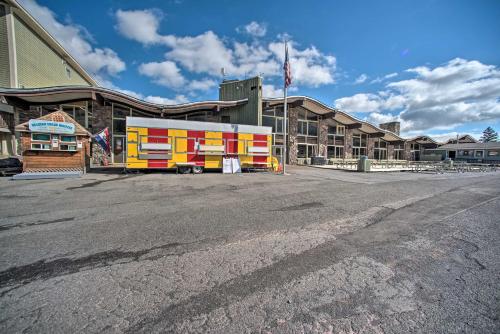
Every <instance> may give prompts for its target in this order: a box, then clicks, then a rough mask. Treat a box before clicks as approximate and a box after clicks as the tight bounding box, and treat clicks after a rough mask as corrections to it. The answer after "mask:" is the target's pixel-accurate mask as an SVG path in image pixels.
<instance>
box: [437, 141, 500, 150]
mask: <svg viewBox="0 0 500 334" xmlns="http://www.w3.org/2000/svg"><path fill="white" fill-rule="evenodd" d="M437 149H438V150H485V149H500V142H487V143H460V144H445V145H442V146H439V147H438V148H437Z"/></svg>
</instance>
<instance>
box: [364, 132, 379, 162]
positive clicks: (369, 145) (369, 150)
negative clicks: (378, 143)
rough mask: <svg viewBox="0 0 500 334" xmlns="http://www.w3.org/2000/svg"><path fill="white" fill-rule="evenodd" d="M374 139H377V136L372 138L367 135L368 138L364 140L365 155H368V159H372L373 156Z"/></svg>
mask: <svg viewBox="0 0 500 334" xmlns="http://www.w3.org/2000/svg"><path fill="white" fill-rule="evenodd" d="M375 140H377V138H373V137H371V136H370V135H368V140H367V141H366V155H367V156H368V159H373V157H374V151H375Z"/></svg>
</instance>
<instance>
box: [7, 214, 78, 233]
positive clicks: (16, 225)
mask: <svg viewBox="0 0 500 334" xmlns="http://www.w3.org/2000/svg"><path fill="white" fill-rule="evenodd" d="M75 218H76V217H68V218H60V219H54V220H47V221H37V222H35V223H19V224H13V225H4V226H0V232H1V231H7V230H10V229H12V228H23V227H30V226H38V225H49V224H55V223H62V222H69V221H73V220H75Z"/></svg>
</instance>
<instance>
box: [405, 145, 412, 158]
mask: <svg viewBox="0 0 500 334" xmlns="http://www.w3.org/2000/svg"><path fill="white" fill-rule="evenodd" d="M404 156H405V159H406V160H411V148H410V143H405V154H404Z"/></svg>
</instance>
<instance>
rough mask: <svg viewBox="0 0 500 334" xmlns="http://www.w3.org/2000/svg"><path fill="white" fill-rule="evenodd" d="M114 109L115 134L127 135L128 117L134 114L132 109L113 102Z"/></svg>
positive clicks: (113, 131)
mask: <svg viewBox="0 0 500 334" xmlns="http://www.w3.org/2000/svg"><path fill="white" fill-rule="evenodd" d="M112 109H113V129H112V134H113V135H125V133H126V131H127V124H126V117H127V116H131V115H132V110H131V109H130V108H129V107H125V106H121V105H119V104H115V103H113V104H112Z"/></svg>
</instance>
